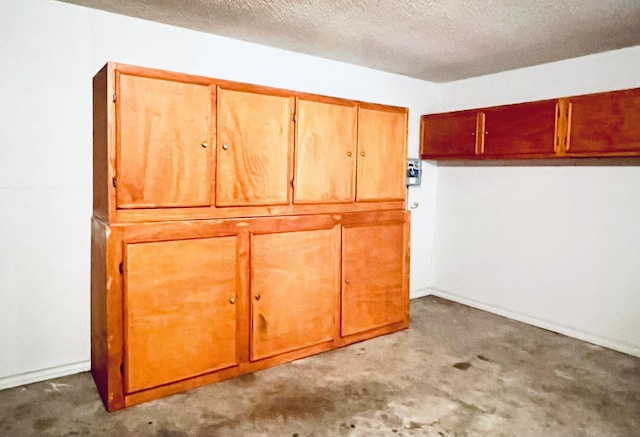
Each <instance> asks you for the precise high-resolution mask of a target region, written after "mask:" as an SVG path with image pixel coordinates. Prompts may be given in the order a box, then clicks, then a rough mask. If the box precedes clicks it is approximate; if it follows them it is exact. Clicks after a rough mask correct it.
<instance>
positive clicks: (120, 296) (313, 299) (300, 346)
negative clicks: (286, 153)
mask: <svg viewBox="0 0 640 437" xmlns="http://www.w3.org/2000/svg"><path fill="white" fill-rule="evenodd" d="M408 220H409V213H408V212H406V211H402V210H395V211H381V212H372V213H350V214H343V215H328V214H327V215H308V216H292V217H271V218H252V219H229V220H196V221H185V222H162V223H145V224H131V225H116V226H108V225H105V224H104V223H102V222H100V221H99V220H97V219H94V222H93V226H92V278H91V283H92V290H91V335H92V350H91V361H92V363H91V367H92V369H91V370H92V374H93V377H94V379H95V381H96V385H97V387H98V391H99V392H100V395H101V397H102V399H103V401H104V403H105V405H106V407H107V409H108V410H109V411H113V410H118V409H121V408H124V407H127V406H130V405H134V404H137V403H141V402H144V401H148V400H151V399H155V398H158V397H161V396H165V395H168V394H172V393H177V392H180V391H183V390H187V389H190V388H193V387H197V386H200V385H203V384H208V383H211V382H215V381H219V380H222V379H226V378H230V377H233V376H237V375H240V374H243V373H247V372H251V371H254V370H258V369H262V368H266V367H269V366H273V365H276V364H279V363H283V362H287V361H291V360H294V359H298V358H301V357H304V356H308V355H312V354H315V353H319V352H322V351H326V350H330V349H334V348H336V347H340V346H344V345H347V344H349V343H353V342H355V341H361V340H364V339H366V338H371V337H375V336H378V335H382V334H386V333H389V332H393V331H396V330H399V329H403V328H406V327H407V326H408V323H409V318H408V317H409V315H408V303H409V300H408V297H409V295H408V280H409V276H408V261H409V257H408V254H409V244H408V229H409V221H408Z"/></svg>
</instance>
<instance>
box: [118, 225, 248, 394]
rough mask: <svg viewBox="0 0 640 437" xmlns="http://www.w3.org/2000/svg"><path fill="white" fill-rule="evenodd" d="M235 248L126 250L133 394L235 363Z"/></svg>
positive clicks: (178, 245) (185, 244)
mask: <svg viewBox="0 0 640 437" xmlns="http://www.w3.org/2000/svg"><path fill="white" fill-rule="evenodd" d="M236 247H237V239H236V237H234V236H231V237H218V238H198V239H193V240H180V241H161V242H151V243H135V244H128V245H126V250H125V271H124V275H125V304H124V308H125V347H126V353H125V356H126V359H125V363H126V369H125V380H126V391H127V392H128V393H132V392H136V391H138V390H144V389H146V388H151V387H156V386H159V385H162V384H166V383H169V382H173V381H178V380H181V379H184V378H189V377H192V376H196V375H200V374H203V373H207V372H211V371H214V370H218V369H222V368H226V367H230V366H234V365H236V364H237V362H238V360H237V355H236V305H235V298H236V294H237V290H236V284H237V280H236V278H237V276H238V272H237V264H236V259H237V256H236V252H237V250H236ZM232 298H233V299H232Z"/></svg>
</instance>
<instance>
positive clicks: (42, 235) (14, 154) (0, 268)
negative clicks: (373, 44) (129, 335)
mask: <svg viewBox="0 0 640 437" xmlns="http://www.w3.org/2000/svg"><path fill="white" fill-rule="evenodd" d="M0 59H2V62H1V63H0V78H1V80H0V103H1V106H0V111H1V112H0V242H1V244H2V246H1V247H0V302H1V304H0V351H2V354H0V389H1V388H4V387H10V386H14V385H19V384H24V383H27V382H31V381H36V380H40V379H46V378H49V377H53V376H59V375H62V374H66V373H73V372H76V371H81V370H85V369H88V368H89V361H88V360H89V348H90V339H89V267H90V217H91V198H92V186H91V184H92V179H91V160H92V154H91V141H92V140H91V130H92V126H91V78H92V77H93V75H94V74H95V73H96V72H97V71H98V69H99V68H100V67H102V65H104V63H106V62H107V61H110V60H111V61H117V62H123V63H130V64H134V65H142V66H147V67H154V68H163V69H169V70H174V71H181V72H186V73H192V74H201V75H205V76H211V77H218V78H225V79H230V80H235V81H241V82H249V83H256V84H263V85H269V86H275V87H281V88H287V89H294V90H301V91H307V92H313V93H319V94H325V95H331V96H338V97H345V98H352V99H359V100H364V101H370V102H379V103H386V104H393V105H400V106H407V107H409V110H410V123H409V155H410V156H412V157H417V156H418V132H419V117H420V114H423V113H425V112H433V111H434V110H436V109H437V107H438V106H439V100H438V98H439V86H438V85H436V84H432V83H429V82H424V81H420V80H416V79H410V78H407V77H403V76H398V75H393V74H389V73H383V72H379V71H375V70H371V69H366V68H361V67H356V66H353V65H349V64H344V63H339V62H333V61H328V60H323V59H319V58H315V57H311V56H306V55H300V54H295V53H291V52H286V51H282V50H277V49H272V48H267V47H263V46H258V45H254V44H248V43H244V42H239V41H234V40H230V39H227V38H221V37H216V36H212V35H207V34H203V33H198V32H193V31H188V30H185V29H180V28H175V27H170V26H166V25H161V24H156V23H151V22H146V21H142V20H137V19H132V18H128V17H123V16H118V15H114V14H109V13H105V12H100V11H95V10H91V9H86V8H82V7H79V6H75V5H69V4H65V3H60V2H56V1H52V0H31V1H29V2H25V1H22V0H0ZM435 170H436V167H435V166H433V165H427V166H426V168H425V183H424V184H423V187H422V188H416V189H412V190H411V192H410V195H409V198H410V200H411V201H412V202H413V201H415V202H418V203H419V204H420V206H419V207H418V209H416V210H415V214H414V220H413V226H412V246H413V252H412V279H411V289H412V294H414V295H416V294H419V293H420V291H421V290H422V291H423V290H425V289H427V287H428V286H429V285H431V284H432V283H433V278H432V276H431V252H432V250H431V249H432V240H433V216H434V211H435V188H434V187H435V185H434V180H435Z"/></svg>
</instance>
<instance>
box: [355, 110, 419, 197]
mask: <svg viewBox="0 0 640 437" xmlns="http://www.w3.org/2000/svg"><path fill="white" fill-rule="evenodd" d="M406 132H407V114H406V112H405V111H397V110H396V111H392V110H389V109H382V108H378V107H374V106H371V107H367V106H365V105H360V108H359V109H358V161H357V167H358V169H357V190H356V201H358V202H368V201H377V200H403V199H404V196H405V191H406V189H407V187H406V185H405V176H406V171H407V170H406V167H407V162H406V159H405V158H406V155H407V154H406V150H405V144H406V143H407V141H406ZM399 150H403V152H402V153H399Z"/></svg>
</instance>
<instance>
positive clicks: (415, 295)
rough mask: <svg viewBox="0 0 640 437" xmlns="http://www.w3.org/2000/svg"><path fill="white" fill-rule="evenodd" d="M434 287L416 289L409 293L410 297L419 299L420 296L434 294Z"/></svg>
mask: <svg viewBox="0 0 640 437" xmlns="http://www.w3.org/2000/svg"><path fill="white" fill-rule="evenodd" d="M432 290H433V287H426V288H419V289H418V290H414V291H412V292H411V293H410V294H409V299H417V298H419V297H425V296H429V295H430V294H433V292H432Z"/></svg>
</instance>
